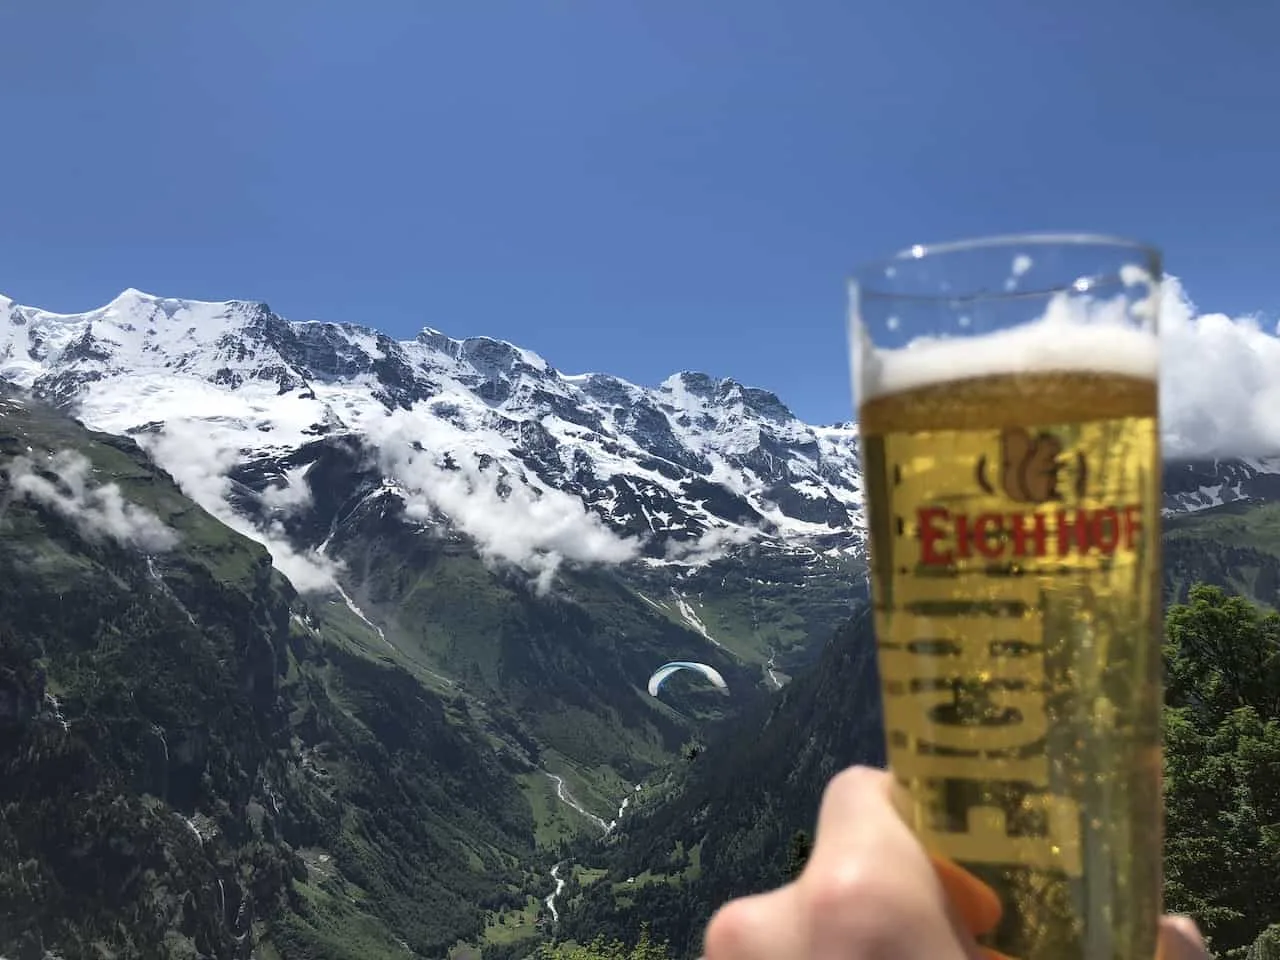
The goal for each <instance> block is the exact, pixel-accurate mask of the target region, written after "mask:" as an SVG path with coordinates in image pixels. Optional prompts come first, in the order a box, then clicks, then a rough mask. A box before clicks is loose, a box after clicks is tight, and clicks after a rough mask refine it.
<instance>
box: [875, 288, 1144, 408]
mask: <svg viewBox="0 0 1280 960" xmlns="http://www.w3.org/2000/svg"><path fill="white" fill-rule="evenodd" d="M1124 309H1125V304H1124V303H1122V302H1117V301H1112V302H1111V303H1107V304H1092V305H1090V304H1085V303H1082V302H1081V301H1078V300H1077V301H1074V302H1073V301H1071V300H1068V299H1066V298H1055V300H1054V301H1053V302H1051V303H1050V304H1049V307H1048V309H1047V310H1046V311H1045V314H1044V316H1042V317H1041V318H1040V319H1038V320H1033V321H1031V322H1029V323H1025V324H1022V325H1021V326H1017V327H1011V328H1008V329H1005V330H997V331H994V332H992V333H986V334H979V335H975V336H959V337H919V338H917V339H916V340H913V341H912V342H911V343H909V344H908V345H907V346H905V347H901V348H898V349H894V350H890V349H883V348H880V349H877V348H876V347H875V346H874V345H873V344H871V343H869V342H868V338H867V336H866V332H865V331H859V332H858V346H857V347H856V348H855V353H856V354H857V355H858V356H857V359H856V361H855V362H856V363H857V365H858V366H859V367H860V370H859V371H858V373H859V374H860V376H859V377H858V390H859V393H860V395H861V399H863V400H866V399H869V398H871V397H878V396H884V395H886V394H892V393H901V392H902V391H904V390H913V389H916V388H918V387H927V386H931V385H933V384H938V383H950V382H953V381H956V380H968V379H971V378H976V377H989V376H998V375H1001V374H1010V373H1050V372H1064V373H1068V372H1070V373H1080V372H1090V373H1104V374H1114V375H1120V376H1129V377H1136V378H1141V379H1150V380H1156V379H1157V377H1158V376H1159V369H1160V341H1159V338H1158V337H1157V335H1156V333H1155V331H1154V330H1150V329H1148V330H1144V329H1141V328H1139V327H1137V326H1134V325H1133V322H1132V321H1131V320H1129V319H1128V318H1127V316H1126V315H1125V313H1124Z"/></svg>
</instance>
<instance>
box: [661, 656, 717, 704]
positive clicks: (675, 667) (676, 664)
mask: <svg viewBox="0 0 1280 960" xmlns="http://www.w3.org/2000/svg"><path fill="white" fill-rule="evenodd" d="M680 670H692V671H694V672H695V673H700V674H702V675H703V676H704V677H706V678H707V679H708V680H710V681H711V683H712V685H713V686H715V687H717V688H719V689H720V690H723V691H724V692H725V693H728V692H729V685H728V684H727V683H725V682H724V677H722V676H721V675H720V671H719V670H717V669H716V668H715V667H712V666H709V665H708V664H705V663H694V662H692V661H690V660H672V661H671V662H670V663H666V664H663V665H662V666H660V667H659V668H658V669H657V670H655V671H653V676H651V677H650V678H649V696H651V697H656V696H657V695H658V691H659V690H661V689H662V684H663V683H664V682H665V681H666V679H667V677H669V676H671V675H672V674H673V673H676V672H678V671H680Z"/></svg>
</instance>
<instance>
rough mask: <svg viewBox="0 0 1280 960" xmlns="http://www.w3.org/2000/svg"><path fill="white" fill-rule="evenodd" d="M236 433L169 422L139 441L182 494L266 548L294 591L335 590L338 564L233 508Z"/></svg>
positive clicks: (210, 424)
mask: <svg viewBox="0 0 1280 960" xmlns="http://www.w3.org/2000/svg"><path fill="white" fill-rule="evenodd" d="M237 433H238V431H237V430H236V428H234V427H228V426H224V425H221V424H219V423H218V422H217V421H214V420H198V421H197V420H171V421H169V422H168V423H166V424H165V426H164V429H163V430H162V431H161V432H160V433H156V434H144V435H142V436H140V437H139V438H138V440H139V442H140V443H142V444H143V445H144V446H145V447H146V448H147V451H148V452H149V453H150V454H151V455H152V456H153V457H154V458H155V460H156V462H157V463H159V464H160V466H162V467H164V469H165V470H167V471H169V473H170V474H172V476H173V478H174V480H176V481H177V482H178V486H180V487H181V488H182V492H183V493H185V494H186V495H187V496H188V497H190V498H191V499H192V500H194V501H195V502H196V503H198V504H200V506H202V507H204V509H205V510H207V511H209V513H211V514H212V515H213V516H215V517H217V518H218V519H219V520H220V521H222V522H223V523H224V524H226V525H227V526H228V527H230V528H231V529H232V530H234V531H236V533H239V534H241V535H243V536H245V537H248V538H249V539H250V540H255V541H257V542H258V543H260V544H262V545H263V546H264V547H266V548H267V551H268V552H269V553H270V554H271V562H272V563H273V564H274V565H275V567H276V569H277V570H279V571H280V572H281V573H282V574H284V575H285V576H286V577H287V578H288V579H289V582H290V583H292V584H293V586H294V588H295V589H297V590H298V591H300V592H302V593H315V592H323V591H326V590H332V589H334V588H335V585H336V579H335V578H336V576H337V573H338V571H339V570H340V569H341V568H340V566H339V565H338V564H337V563H335V562H334V561H333V560H331V559H330V558H328V557H326V556H324V555H323V554H321V553H319V552H318V551H315V550H307V551H299V550H296V549H294V547H293V546H292V545H291V544H290V543H289V541H288V539H287V538H286V536H285V532H284V529H283V528H282V527H281V525H280V524H279V522H277V521H272V523H271V524H270V525H268V526H267V527H266V528H265V529H263V528H261V527H257V526H255V525H254V524H253V523H251V522H250V521H249V520H248V519H246V518H245V517H242V516H240V514H238V513H236V512H235V511H234V510H233V509H232V508H231V505H230V503H229V502H228V500H227V494H228V492H229V491H230V488H231V481H230V480H229V479H228V478H227V471H229V470H230V469H231V467H232V466H233V465H234V464H235V463H236V461H237V460H238V458H239V456H240V453H239V447H238V445H237V443H236V437H237ZM288 489H290V490H291V489H292V486H291V487H290V488H288ZM303 489H304V490H305V489H306V487H305V485H303ZM283 499H287V497H286V498H283ZM295 499H296V498H295Z"/></svg>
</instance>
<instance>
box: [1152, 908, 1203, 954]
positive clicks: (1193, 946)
mask: <svg viewBox="0 0 1280 960" xmlns="http://www.w3.org/2000/svg"><path fill="white" fill-rule="evenodd" d="M1156 957H1157V958H1158V960H1208V958H1209V951H1208V950H1207V949H1206V948H1205V945H1204V937H1202V936H1200V928H1199V927H1197V926H1196V923H1195V921H1194V920H1192V919H1191V918H1190V917H1163V918H1162V919H1161V920H1160V946H1159V947H1158V948H1157V950H1156Z"/></svg>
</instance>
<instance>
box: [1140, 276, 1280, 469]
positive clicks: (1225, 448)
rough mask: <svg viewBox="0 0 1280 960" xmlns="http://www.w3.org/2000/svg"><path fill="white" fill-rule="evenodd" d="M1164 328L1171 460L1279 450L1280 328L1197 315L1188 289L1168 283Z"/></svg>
mask: <svg viewBox="0 0 1280 960" xmlns="http://www.w3.org/2000/svg"><path fill="white" fill-rule="evenodd" d="M1160 328H1161V347H1162V350H1161V353H1162V356H1161V376H1160V381H1161V383H1160V387H1161V390H1160V405H1161V410H1160V416H1161V420H1162V433H1163V435H1164V437H1163V439H1164V448H1165V455H1166V456H1168V457H1204V456H1256V455H1274V454H1276V453H1280V337H1278V336H1277V334H1280V327H1278V326H1277V325H1276V324H1274V323H1272V324H1270V325H1264V324H1263V323H1261V322H1259V321H1258V320H1257V319H1255V318H1252V317H1236V318H1231V317H1228V316H1226V315H1225V314H1221V313H1205V314H1199V315H1197V314H1196V310H1195V305H1194V304H1193V303H1192V302H1191V301H1190V300H1189V299H1188V298H1187V296H1186V294H1185V293H1184V292H1183V288H1182V284H1181V283H1180V282H1178V280H1176V279H1173V278H1170V279H1168V280H1166V281H1165V284H1164V290H1163V296H1162V300H1161V309H1160Z"/></svg>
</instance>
